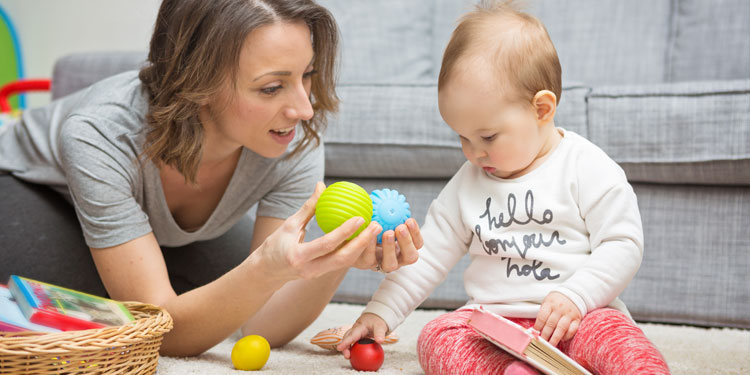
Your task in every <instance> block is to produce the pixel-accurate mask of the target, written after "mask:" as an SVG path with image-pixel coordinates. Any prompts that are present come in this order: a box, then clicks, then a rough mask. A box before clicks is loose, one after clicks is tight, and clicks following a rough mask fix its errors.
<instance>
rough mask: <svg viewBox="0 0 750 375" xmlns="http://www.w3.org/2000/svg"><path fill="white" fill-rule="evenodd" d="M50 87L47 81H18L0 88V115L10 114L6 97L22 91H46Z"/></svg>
mask: <svg viewBox="0 0 750 375" xmlns="http://www.w3.org/2000/svg"><path fill="white" fill-rule="evenodd" d="M50 86H51V82H50V80H49V79H19V80H16V81H11V82H8V83H7V84H5V85H4V86H2V87H0V113H2V112H10V110H11V108H10V102H8V97H9V96H11V95H12V94H15V93H18V92H22V91H48V90H49V88H50Z"/></svg>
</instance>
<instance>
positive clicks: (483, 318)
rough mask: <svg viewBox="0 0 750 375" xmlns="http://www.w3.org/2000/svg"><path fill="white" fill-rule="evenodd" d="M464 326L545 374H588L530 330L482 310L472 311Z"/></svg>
mask: <svg viewBox="0 0 750 375" xmlns="http://www.w3.org/2000/svg"><path fill="white" fill-rule="evenodd" d="M467 324H468V325H469V326H471V327H472V328H474V330H475V331H477V332H478V333H479V334H480V335H482V336H484V337H485V338H486V339H487V340H489V341H491V342H492V343H494V344H495V345H497V346H498V347H500V348H502V349H504V350H505V351H506V352H508V353H509V354H511V355H513V356H515V357H516V358H518V359H520V360H522V361H525V362H526V363H528V364H530V365H532V366H534V367H535V368H536V369H538V370H539V371H542V372H543V373H545V374H549V375H555V374H559V375H591V373H590V372H588V371H587V370H586V369H585V368H583V366H581V365H579V364H578V363H576V361H574V360H573V359H571V358H570V357H568V356H567V355H565V353H563V352H561V351H560V350H559V349H557V348H556V347H554V346H552V344H550V343H548V342H547V340H545V339H543V338H542V337H540V336H539V332H538V331H536V330H534V328H527V329H525V328H523V327H521V326H520V325H518V324H516V323H514V322H512V321H510V320H508V319H506V318H504V317H502V316H500V315H497V314H494V313H492V312H490V311H487V310H484V309H482V308H479V309H474V311H473V312H472V314H471V316H470V317H469V320H468V321H467Z"/></svg>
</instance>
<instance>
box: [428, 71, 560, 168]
mask: <svg viewBox="0 0 750 375" xmlns="http://www.w3.org/2000/svg"><path fill="white" fill-rule="evenodd" d="M489 81H491V77H487V76H486V75H483V74H480V73H477V71H471V70H466V71H464V73H458V74H455V75H454V76H452V77H451V78H450V80H449V81H448V82H447V84H446V85H445V86H444V87H443V88H442V89H441V90H440V92H439V93H438V105H439V107H440V114H441V116H442V117H443V120H445V122H446V123H447V124H448V125H449V126H450V127H451V128H452V129H453V131H455V132H456V133H458V135H459V137H460V139H461V147H462V149H463V152H464V155H465V156H466V158H467V159H468V160H469V161H470V162H471V163H473V164H474V165H476V166H478V167H480V168H483V169H484V170H485V172H487V173H489V174H492V175H494V176H497V177H500V178H514V177H518V176H521V175H523V174H525V173H526V172H527V171H528V170H529V168H530V167H531V166H532V164H533V163H534V161H535V160H537V159H538V158H539V157H540V156H541V155H542V154H543V150H544V147H545V144H546V142H547V141H548V138H549V135H548V134H549V131H548V129H547V127H545V126H542V124H541V123H540V122H539V121H538V120H537V115H536V111H535V109H534V107H533V106H532V105H531V103H513V102H511V101H509V100H507V98H506V95H503V93H502V92H501V90H499V89H498V88H497V86H496V85H491V84H488V82H489Z"/></svg>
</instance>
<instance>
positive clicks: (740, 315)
mask: <svg viewBox="0 0 750 375" xmlns="http://www.w3.org/2000/svg"><path fill="white" fill-rule="evenodd" d="M633 187H634V190H635V193H636V195H637V196H638V206H639V208H640V210H641V216H642V218H643V234H644V248H645V250H644V255H643V262H642V263H641V268H640V270H639V271H638V273H637V274H636V276H635V279H633V281H632V282H631V283H630V285H629V286H628V287H627V288H626V289H625V291H624V292H623V294H622V296H621V297H622V300H623V301H624V302H625V304H626V305H627V306H628V308H629V309H630V311H631V312H632V313H633V316H634V317H635V318H636V319H638V320H645V321H654V322H670V323H686V324H698V325H709V326H729V327H731V326H734V327H743V328H750V314H748V307H750V288H748V285H750V273H748V270H749V269H750V256H749V255H748V254H749V253H748V249H750V236H748V235H747V228H750V215H748V212H749V211H750V188H748V187H726V186H690V185H661V184H634V185H633Z"/></svg>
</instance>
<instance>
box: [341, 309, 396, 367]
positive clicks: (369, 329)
mask: <svg viewBox="0 0 750 375" xmlns="http://www.w3.org/2000/svg"><path fill="white" fill-rule="evenodd" d="M386 333H388V325H387V324H385V320H383V318H381V317H379V316H377V315H375V314H370V313H364V314H362V315H361V316H360V317H359V319H357V321H356V322H355V323H354V325H353V326H352V328H350V329H349V330H348V331H346V333H345V334H344V337H343V338H342V339H341V342H340V343H339V344H338V346H336V350H338V351H340V352H342V353H343V354H344V358H349V356H351V353H350V352H349V348H350V347H351V346H352V344H354V343H355V342H357V341H359V339H361V338H363V337H372V338H373V339H374V340H375V341H376V342H377V343H378V344H382V343H383V341H385V334H386Z"/></svg>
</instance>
